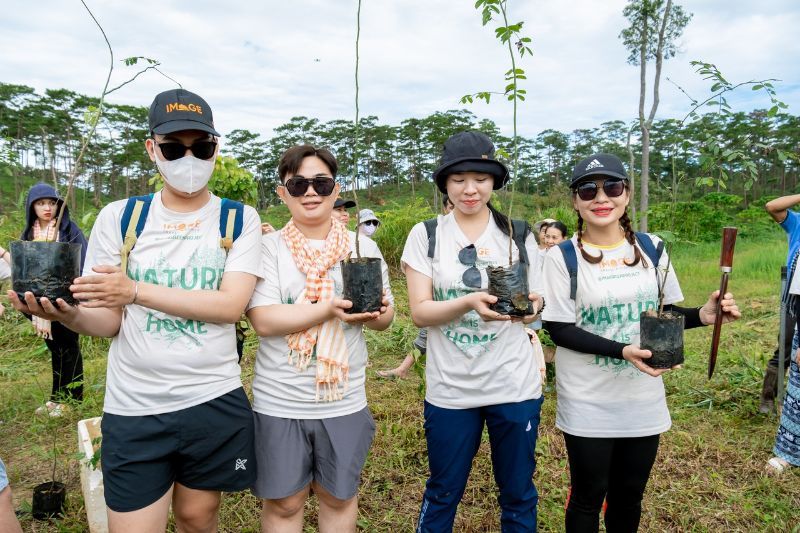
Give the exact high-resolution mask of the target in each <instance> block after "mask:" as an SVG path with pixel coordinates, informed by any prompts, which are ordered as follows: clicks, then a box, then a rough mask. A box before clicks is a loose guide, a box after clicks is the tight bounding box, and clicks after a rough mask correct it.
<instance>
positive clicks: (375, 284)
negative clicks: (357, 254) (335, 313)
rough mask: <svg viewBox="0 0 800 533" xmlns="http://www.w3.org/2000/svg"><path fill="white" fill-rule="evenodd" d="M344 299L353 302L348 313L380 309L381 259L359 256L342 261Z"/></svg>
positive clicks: (381, 292)
mask: <svg viewBox="0 0 800 533" xmlns="http://www.w3.org/2000/svg"><path fill="white" fill-rule="evenodd" d="M342 281H343V282H344V299H345V300H350V301H351V302H353V307H351V308H350V309H348V310H347V312H348V313H350V314H352V313H372V312H374V311H380V310H381V300H382V299H383V277H382V275H381V260H380V259H379V258H377V257H361V258H356V259H352V258H351V259H348V260H345V261H342Z"/></svg>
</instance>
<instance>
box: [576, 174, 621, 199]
mask: <svg viewBox="0 0 800 533" xmlns="http://www.w3.org/2000/svg"><path fill="white" fill-rule="evenodd" d="M597 189H598V187H597V182H594V181H586V182H583V183H581V184H580V185H578V186H577V187H575V192H576V193H577V194H578V198H580V199H581V200H583V201H584V202H588V201H589V200H594V199H595V197H597ZM603 192H604V193H605V194H606V196H607V197H609V198H616V197H617V196H622V193H624V192H625V180H619V179H610V180H605V181H603Z"/></svg>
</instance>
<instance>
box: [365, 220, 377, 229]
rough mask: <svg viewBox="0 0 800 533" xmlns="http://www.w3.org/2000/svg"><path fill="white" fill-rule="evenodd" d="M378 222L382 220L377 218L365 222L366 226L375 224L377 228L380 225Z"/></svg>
mask: <svg viewBox="0 0 800 533" xmlns="http://www.w3.org/2000/svg"><path fill="white" fill-rule="evenodd" d="M378 224H380V222H378V221H377V220H367V221H366V222H364V225H365V226H375V227H376V228H377V227H378Z"/></svg>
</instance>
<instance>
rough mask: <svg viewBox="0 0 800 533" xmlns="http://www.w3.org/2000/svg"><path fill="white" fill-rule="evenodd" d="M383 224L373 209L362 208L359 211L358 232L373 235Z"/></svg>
mask: <svg viewBox="0 0 800 533" xmlns="http://www.w3.org/2000/svg"><path fill="white" fill-rule="evenodd" d="M380 225H381V221H380V220H378V217H376V216H375V213H374V212H373V211H372V209H362V210H361V211H359V212H358V232H359V233H360V234H361V235H364V236H366V237H370V238H371V237H372V236H373V235H375V232H376V231H377V229H378V226H380Z"/></svg>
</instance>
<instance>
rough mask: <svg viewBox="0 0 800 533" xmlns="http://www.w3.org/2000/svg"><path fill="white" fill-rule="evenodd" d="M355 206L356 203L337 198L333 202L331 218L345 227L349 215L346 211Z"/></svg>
mask: <svg viewBox="0 0 800 533" xmlns="http://www.w3.org/2000/svg"><path fill="white" fill-rule="evenodd" d="M355 206H356V203H355V202H354V201H353V200H345V199H344V198H337V199H336V201H335V202H333V217H334V218H336V219H338V220H339V222H341V223H342V224H344V225H345V227H347V225H348V224H349V223H350V213H349V212H348V211H347V210H348V209H350V208H351V207H355Z"/></svg>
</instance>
